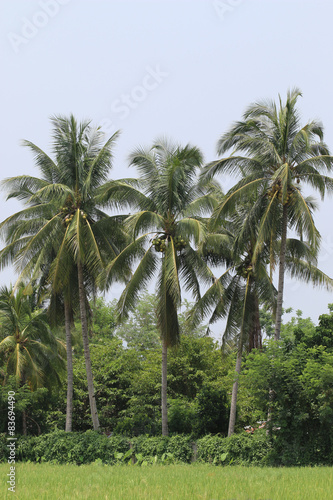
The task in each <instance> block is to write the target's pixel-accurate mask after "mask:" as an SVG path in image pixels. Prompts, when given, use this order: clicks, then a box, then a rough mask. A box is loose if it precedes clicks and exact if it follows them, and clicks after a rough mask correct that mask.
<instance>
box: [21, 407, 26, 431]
mask: <svg viewBox="0 0 333 500" xmlns="http://www.w3.org/2000/svg"><path fill="white" fill-rule="evenodd" d="M22 434H23V436H26V435H27V414H26V412H25V410H23V412H22Z"/></svg>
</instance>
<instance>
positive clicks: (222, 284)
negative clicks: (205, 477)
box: [189, 200, 276, 436]
mask: <svg viewBox="0 0 333 500" xmlns="http://www.w3.org/2000/svg"><path fill="white" fill-rule="evenodd" d="M252 201H254V200H252ZM250 205H251V206H252V203H251V204H250V202H248V203H247V204H244V205H243V206H239V207H238V209H237V211H236V212H234V214H233V215H232V216H231V217H230V218H229V219H228V220H225V221H224V223H223V230H221V229H220V231H219V232H217V231H216V232H215V233H211V234H208V235H207V237H206V240H205V242H204V244H203V245H202V247H201V248H200V253H201V255H202V257H203V258H204V260H205V261H207V262H208V263H209V265H210V266H214V265H215V266H216V265H219V266H221V265H225V267H226V269H225V271H224V272H223V273H222V275H221V276H220V277H219V278H215V279H214V280H213V283H212V284H211V286H210V287H209V288H208V290H207V291H206V293H205V294H204V295H203V297H202V298H201V299H199V300H198V301H197V303H196V304H195V306H194V308H193V310H192V311H191V313H190V316H189V321H190V323H192V324H195V323H196V322H200V321H202V320H203V319H204V317H205V316H208V315H210V320H209V323H210V324H212V323H214V322H215V321H217V320H218V319H220V318H226V320H227V321H226V326H225V330H224V334H223V337H222V349H225V348H226V346H227V345H228V344H229V343H230V342H232V343H235V345H236V346H237V359H236V370H235V380H234V383H233V387H232V397H231V406H230V418H229V430H228V436H230V435H231V434H233V432H234V427H235V422H236V404H237V393H238V378H239V374H240V372H241V362H242V354H243V349H244V348H245V347H247V349H248V351H251V350H252V349H253V348H261V347H262V342H261V328H260V319H259V304H262V305H266V306H267V307H269V308H274V305H275V298H276V294H275V288H274V286H273V285H272V282H271V279H270V276H269V274H268V272H267V269H266V267H267V266H266V261H267V256H268V255H269V254H268V247H267V245H266V246H264V247H263V248H262V252H261V255H260V256H259V257H258V258H257V260H256V265H255V266H254V265H253V262H252V260H253V259H252V257H253V251H254V248H255V245H256V230H257V227H256V225H255V224H254V223H253V222H254V221H253V220H252V216H253V212H252V211H251V210H249V206H250ZM212 225H213V224H211V226H212Z"/></svg>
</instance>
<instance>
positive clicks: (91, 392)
mask: <svg viewBox="0 0 333 500" xmlns="http://www.w3.org/2000/svg"><path fill="white" fill-rule="evenodd" d="M77 270H78V282H79V300H80V317H81V327H82V340H83V350H84V359H85V363H86V372H87V382H88V394H89V403H90V410H91V418H92V422H93V428H94V430H95V431H97V430H98V429H99V420H98V414H97V407H96V399H95V391H94V380H93V375H92V371H91V361H90V351H89V338H88V324H87V311H86V294H85V290H84V285H83V269H82V264H81V261H80V260H79V261H78V264H77Z"/></svg>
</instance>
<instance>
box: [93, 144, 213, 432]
mask: <svg viewBox="0 0 333 500" xmlns="http://www.w3.org/2000/svg"><path fill="white" fill-rule="evenodd" d="M130 164H131V165H132V166H135V167H137V169H138V171H139V174H140V178H139V179H124V180H122V181H115V182H111V183H109V185H108V186H106V187H105V188H104V190H103V191H102V192H101V199H102V200H103V201H104V203H110V202H111V204H112V203H116V201H117V203H118V204H120V205H123V206H125V205H127V206H130V207H132V209H134V211H135V213H134V214H133V215H129V216H128V217H127V219H126V220H125V226H126V228H127V230H128V231H129V234H131V235H132V242H131V243H130V244H129V245H128V246H127V247H126V248H125V249H124V250H123V251H122V252H120V254H119V255H118V256H117V257H116V258H115V259H114V260H113V261H111V262H110V263H109V265H108V267H107V273H108V275H107V281H108V283H111V282H112V280H113V279H114V273H116V275H117V273H118V272H119V269H120V268H121V267H122V266H123V265H124V264H132V263H133V262H134V261H136V262H138V264H137V267H136V269H135V271H134V272H133V275H132V277H131V279H130V280H129V281H128V283H127V285H126V287H125V289H124V291H123V293H122V295H121V297H120V300H119V304H118V308H119V313H120V317H126V315H127V314H128V313H129V311H130V310H132V309H133V308H134V307H135V303H136V301H137V299H138V297H139V293H140V291H141V290H142V289H143V288H144V287H145V286H146V285H147V283H148V282H149V281H150V280H151V279H153V278H154V277H156V278H157V284H156V294H157V317H158V324H159V328H160V333H161V340H162V434H163V435H167V434H168V421H167V349H168V347H170V346H174V345H176V344H177V343H178V342H179V323H178V309H179V307H180V305H181V281H182V282H183V285H184V288H185V290H187V291H191V292H192V293H193V295H194V297H196V298H198V297H199V295H200V291H199V280H200V279H203V280H207V279H211V277H212V274H211V273H210V271H209V270H208V268H207V266H206V265H205V263H204V262H203V261H202V259H200V257H199V256H198V255H197V253H196V251H195V246H196V245H199V244H200V243H201V241H202V240H203V239H204V237H205V233H206V229H205V227H206V221H205V220H204V219H203V218H202V216H203V215H204V213H205V212H207V211H211V210H212V208H214V206H215V204H216V199H215V198H214V194H213V189H214V187H216V186H213V185H211V186H210V188H211V191H210V192H208V186H206V188H204V187H200V186H199V185H198V183H197V173H198V171H199V169H200V166H201V164H202V155H201V153H200V151H199V150H198V149H197V148H196V147H192V146H190V145H187V146H185V147H180V146H175V145H172V144H170V143H168V142H166V141H165V140H161V141H156V142H155V143H154V144H153V146H152V147H151V148H150V149H149V150H145V149H142V148H139V149H137V150H135V151H134V152H133V153H132V154H131V156H130Z"/></svg>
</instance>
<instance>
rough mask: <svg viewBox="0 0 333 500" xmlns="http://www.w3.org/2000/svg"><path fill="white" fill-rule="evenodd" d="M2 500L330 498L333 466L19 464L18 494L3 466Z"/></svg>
mask: <svg viewBox="0 0 333 500" xmlns="http://www.w3.org/2000/svg"><path fill="white" fill-rule="evenodd" d="M0 472H1V492H0V498H4V499H7V498H17V499H19V500H28V499H29V500H46V499H47V500H58V499H59V500H65V499H71V500H72V499H81V500H85V499H96V500H99V499H101V500H102V499H103V500H141V499H142V500H149V499H151V500H159V499H163V500H187V499H188V500H196V499H198V500H199V499H200V500H222V499H223V500H227V499H228V500H232V499H235V500H236V499H237V500H250V499H251V500H259V499H261V500H268V499H270V500H289V499H290V500H307V499H308V500H310V499H311V500H330V499H333V468H330V467H316V468H276V469H273V468H255V467H249V468H246V467H214V466H210V465H198V464H196V465H168V466H148V467H135V466H134V467H133V466H116V467H111V466H103V465H95V464H92V465H85V466H81V467H78V466H75V465H50V464H42V465H39V464H17V465H16V493H12V492H8V491H7V485H6V481H7V477H6V474H7V473H9V466H8V465H7V464H1V465H0Z"/></svg>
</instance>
